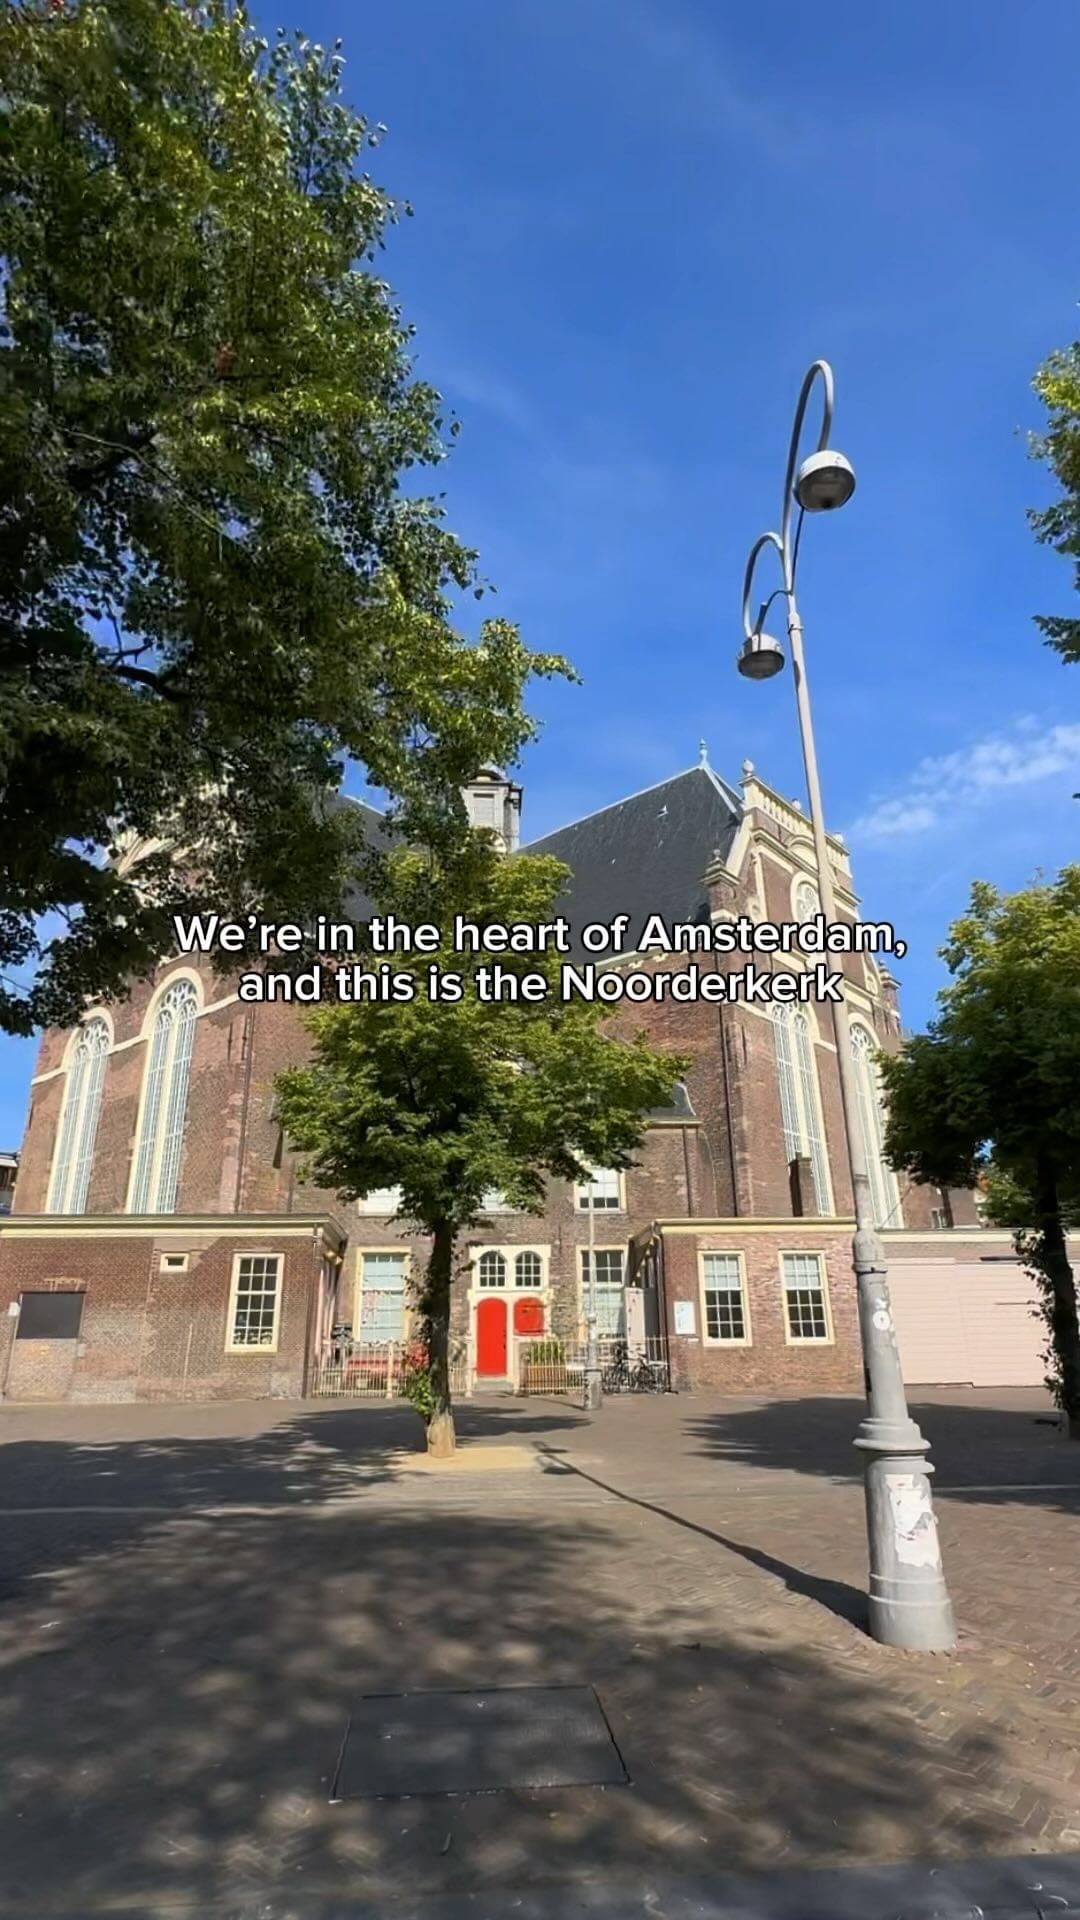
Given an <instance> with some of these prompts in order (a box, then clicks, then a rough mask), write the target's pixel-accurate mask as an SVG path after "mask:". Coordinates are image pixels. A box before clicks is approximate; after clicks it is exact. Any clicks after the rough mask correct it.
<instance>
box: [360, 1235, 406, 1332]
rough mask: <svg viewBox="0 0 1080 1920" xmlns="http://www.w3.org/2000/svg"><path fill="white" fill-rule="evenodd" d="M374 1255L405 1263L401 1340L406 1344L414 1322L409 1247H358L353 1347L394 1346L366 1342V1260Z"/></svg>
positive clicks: (377, 1289) (403, 1268)
mask: <svg viewBox="0 0 1080 1920" xmlns="http://www.w3.org/2000/svg"><path fill="white" fill-rule="evenodd" d="M373 1254H381V1255H382V1256H383V1257H384V1258H389V1259H394V1260H401V1261H402V1262H403V1265H402V1269H401V1274H402V1287H401V1339H402V1341H403V1342H404V1341H406V1340H408V1339H409V1337H410V1332H409V1329H410V1325H411V1320H412V1305H411V1302H410V1299H409V1283H410V1281H411V1279H412V1255H411V1253H410V1252H409V1250H408V1248H407V1247H357V1249H356V1271H355V1274H354V1276H353V1329H352V1339H353V1345H354V1346H357V1347H364V1346H383V1345H386V1346H391V1345H392V1344H393V1343H392V1342H391V1341H385V1342H384V1341H381V1340H365V1338H364V1322H363V1312H364V1261H365V1259H370V1258H371V1256H372V1255H373ZM375 1291H376V1292H380V1291H382V1292H385V1291H387V1289H385V1288H382V1289H380V1288H376V1289H375Z"/></svg>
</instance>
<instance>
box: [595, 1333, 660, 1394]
mask: <svg viewBox="0 0 1080 1920" xmlns="http://www.w3.org/2000/svg"><path fill="white" fill-rule="evenodd" d="M600 1385H601V1388H602V1390H603V1392H604V1393H666V1392H667V1368H666V1367H665V1365H664V1362H663V1361H662V1360H649V1359H646V1357H645V1355H644V1354H640V1355H638V1356H637V1357H636V1358H633V1359H632V1358H631V1355H630V1350H629V1348H628V1347H627V1345H626V1343H625V1341H620V1343H619V1345H618V1346H617V1347H616V1348H615V1349H614V1351H613V1352H612V1354H611V1357H610V1359H609V1360H608V1363H607V1365H606V1366H605V1367H604V1368H603V1369H602V1371H601V1374H600Z"/></svg>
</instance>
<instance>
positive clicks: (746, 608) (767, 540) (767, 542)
mask: <svg viewBox="0 0 1080 1920" xmlns="http://www.w3.org/2000/svg"><path fill="white" fill-rule="evenodd" d="M763 547H775V548H776V551H777V553H778V554H779V555H780V565H781V567H784V547H783V542H782V541H781V539H780V535H779V534H778V533H762V534H759V535H758V537H757V539H756V540H755V541H754V544H753V546H752V547H751V549H750V557H749V559H748V560H747V562H746V572H745V574H744V575H743V590H742V624H743V635H744V637H745V638H746V639H747V640H752V639H753V637H754V634H755V632H756V628H754V627H753V626H752V625H751V623H750V592H751V589H752V587H753V584H754V567H755V566H756V564H757V557H758V554H759V553H760V552H761V550H762V548H763ZM784 572H785V575H786V572H787V569H786V567H784ZM786 590H787V589H786V581H785V591H786ZM759 618H760V615H759Z"/></svg>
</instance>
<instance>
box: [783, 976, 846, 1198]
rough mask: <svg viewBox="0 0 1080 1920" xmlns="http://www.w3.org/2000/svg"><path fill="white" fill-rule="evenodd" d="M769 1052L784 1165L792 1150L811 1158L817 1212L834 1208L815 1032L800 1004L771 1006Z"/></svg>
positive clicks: (791, 1157) (796, 1153) (791, 1154)
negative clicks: (773, 1076) (778, 1112)
mask: <svg viewBox="0 0 1080 1920" xmlns="http://www.w3.org/2000/svg"><path fill="white" fill-rule="evenodd" d="M772 1021H773V1054H774V1057H775V1062H776V1084H777V1090H778V1092H779V1096H780V1118H781V1122H782V1124H783V1129H784V1150H785V1152H786V1153H787V1157H788V1165H789V1166H790V1165H791V1162H792V1160H794V1159H795V1158H796V1155H799V1156H804V1157H805V1158H806V1159H808V1160H809V1162H810V1167H811V1171H812V1174H813V1180H814V1194H815V1196H816V1199H817V1206H818V1212H819V1214H820V1215H821V1216H822V1218H823V1219H826V1220H828V1219H831V1218H832V1212H833V1197H832V1181H831V1177H830V1167H829V1151H828V1146H827V1144H826V1139H825V1115H824V1112H823V1110H822V1105H821V1077H820V1075H819V1073H818V1065H817V1043H816V1042H817V1036H816V1034H815V1031H814V1026H813V1023H812V1021H811V1019H810V1015H809V1014H808V1013H807V1012H806V1010H805V1008H803V1007H790V1006H774V1007H773V1009H772Z"/></svg>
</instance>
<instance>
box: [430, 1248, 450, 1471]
mask: <svg viewBox="0 0 1080 1920" xmlns="http://www.w3.org/2000/svg"><path fill="white" fill-rule="evenodd" d="M453 1275H454V1229H453V1227H452V1226H450V1224H449V1222H448V1221H446V1220H440V1221H438V1222H437V1223H436V1225H435V1228H434V1231H433V1234H432V1247H431V1258H430V1260H429V1261H428V1269H427V1281H426V1284H425V1287H424V1316H425V1319H426V1322H427V1350H428V1366H429V1368H430V1374H431V1392H432V1399H433V1401H434V1405H433V1407H432V1410H431V1413H430V1415H429V1417H428V1423H427V1447H428V1452H429V1454H431V1455H432V1456H433V1457H434V1458H435V1459H436V1460H447V1459H449V1457H450V1455H451V1454H452V1453H453V1451H454V1445H455V1439H454V1414H453V1409H452V1408H451V1405H450V1283H451V1281H452V1279H453Z"/></svg>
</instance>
